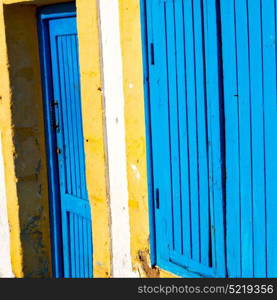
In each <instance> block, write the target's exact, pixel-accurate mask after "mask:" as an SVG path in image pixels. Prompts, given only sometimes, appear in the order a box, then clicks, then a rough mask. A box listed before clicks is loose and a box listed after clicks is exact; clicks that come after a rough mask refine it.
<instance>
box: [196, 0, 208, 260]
mask: <svg viewBox="0 0 277 300" xmlns="http://www.w3.org/2000/svg"><path fill="white" fill-rule="evenodd" d="M202 8H203V7H202V1H200V0H196V1H194V32H195V69H196V78H195V79H196V96H197V97H196V98H197V101H196V104H197V112H198V116H197V122H198V126H197V129H198V132H197V136H198V168H199V227H200V245H201V247H200V250H201V263H203V264H205V265H208V263H209V187H208V152H207V150H208V149H207V128H206V114H207V106H206V86H205V73H204V72H205V67H204V54H205V53H204V43H203V42H204V41H203V24H202V22H203V14H202Z"/></svg>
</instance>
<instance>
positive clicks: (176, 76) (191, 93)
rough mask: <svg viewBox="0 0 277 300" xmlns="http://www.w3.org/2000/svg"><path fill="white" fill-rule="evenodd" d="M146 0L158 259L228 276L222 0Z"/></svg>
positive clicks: (185, 272) (192, 272)
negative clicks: (219, 11) (218, 10)
mask: <svg viewBox="0 0 277 300" xmlns="http://www.w3.org/2000/svg"><path fill="white" fill-rule="evenodd" d="M145 4H146V10H147V12H146V19H147V27H146V29H147V37H148V39H147V43H148V47H145V49H148V57H149V59H148V61H147V62H148V68H147V70H146V71H145V72H147V75H149V102H148V103H149V114H150V116H149V118H148V119H147V120H149V121H150V124H148V126H150V128H151V154H152V155H151V160H152V165H151V167H152V170H153V190H154V191H156V190H159V195H160V197H159V198H160V199H159V200H160V205H159V206H156V207H155V217H154V220H155V223H154V226H155V230H154V232H155V233H156V239H155V240H156V261H157V264H158V265H159V266H161V267H164V266H165V267H166V269H168V270H170V271H176V273H178V274H181V275H182V276H185V277H188V276H192V277H198V276H203V277H205V276H209V275H211V274H212V275H213V276H219V277H221V276H224V274H225V262H224V229H223V228H224V226H223V190H222V180H221V177H222V167H221V166H222V157H221V143H220V141H221V135H222V133H221V130H220V124H221V118H220V116H221V109H220V104H221V103H220V101H221V96H220V89H219V86H220V82H219V78H218V77H219V58H218V57H216V58H214V53H217V52H218V49H217V47H218V39H217V20H216V1H208V2H207V3H205V5H203V4H202V2H201V1H196V2H195V1H191V0H188V1H182V0H180V1H179V0H178V1H160V0H154V1H146V3H145ZM204 15H205V16H204ZM206 38H208V39H210V40H209V41H208V42H206ZM206 47H208V48H209V51H208V53H209V55H208V56H207V55H206V50H205V48H206ZM153 55H154V57H152V56H153ZM207 59H208V60H209V62H207ZM207 68H209V72H206V69H207ZM208 73H209V74H210V75H207V74H208ZM206 77H208V79H209V84H208V85H207V83H206ZM213 82H215V83H213ZM214 89H217V91H214ZM211 146H212V147H211ZM148 147H149V145H148ZM213 179H214V182H213V181H212V180H213ZM211 195H212V198H211ZM211 257H213V259H212V258H211Z"/></svg>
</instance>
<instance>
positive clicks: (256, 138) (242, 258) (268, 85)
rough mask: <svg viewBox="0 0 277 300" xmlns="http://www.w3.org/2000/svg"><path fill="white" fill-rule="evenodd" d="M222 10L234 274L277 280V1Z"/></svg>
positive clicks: (237, 3) (229, 249) (238, 4)
mask: <svg viewBox="0 0 277 300" xmlns="http://www.w3.org/2000/svg"><path fill="white" fill-rule="evenodd" d="M221 8H222V10H221V12H222V15H221V19H222V38H223V62H224V90H225V121H226V149H227V151H226V161H227V199H226V202H227V255H228V271H229V276H231V277H253V276H254V277H276V276H277V265H276V255H275V252H276V246H277V244H276V240H277V239H276V226H277V221H276V217H275V213H276V208H277V207H276V196H277V188H276V184H274V182H275V180H276V150H277V136H276V131H275V130H274V129H273V128H275V127H276V122H277V111H276V90H277V88H276V75H277V74H276V1H275V0H266V1H259V0H256V1H255V0H254V1H246V0H245V1H228V2H224V1H221ZM227 35H228V37H227ZM234 98H236V99H234ZM234 220H236V221H237V222H235V221H234Z"/></svg>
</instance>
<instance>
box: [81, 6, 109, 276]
mask: <svg viewBox="0 0 277 300" xmlns="http://www.w3.org/2000/svg"><path fill="white" fill-rule="evenodd" d="M77 15H78V35H79V47H80V67H81V84H82V103H83V123H84V136H85V152H86V169H87V183H88V191H89V198H90V201H91V204H92V230H93V251H94V254H93V255H94V257H93V259H94V277H110V276H111V242H110V211H109V201H108V188H107V184H106V182H107V179H106V178H107V174H106V172H107V169H106V152H105V145H104V141H105V138H104V132H105V131H104V108H103V107H104V106H103V105H104V104H103V92H102V90H103V88H102V82H101V78H102V76H101V56H100V46H99V40H100V38H99V30H98V7H97V0H78V1H77Z"/></svg>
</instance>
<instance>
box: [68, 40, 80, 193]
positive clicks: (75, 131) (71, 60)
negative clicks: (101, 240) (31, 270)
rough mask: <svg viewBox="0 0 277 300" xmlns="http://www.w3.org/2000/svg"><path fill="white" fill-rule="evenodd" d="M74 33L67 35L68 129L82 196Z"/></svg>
mask: <svg viewBox="0 0 277 300" xmlns="http://www.w3.org/2000/svg"><path fill="white" fill-rule="evenodd" d="M75 38H76V36H75V35H69V36H68V65H69V80H70V82H69V85H70V94H71V101H72V103H71V105H70V106H69V107H70V112H71V116H72V124H71V128H70V130H71V131H72V138H73V140H74V161H75V170H74V171H75V174H76V181H75V192H76V194H75V196H77V197H79V198H82V193H81V172H80V168H81V165H82V161H81V156H80V147H81V145H82V144H83V139H82V134H81V133H80V125H81V119H80V98H79V96H78V94H80V91H79V82H78V79H77V77H79V76H80V75H79V74H78V73H79V72H78V69H77V68H78V59H77V60H76V58H75V53H76V50H77V49H76V47H75V42H74V40H75Z"/></svg>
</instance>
